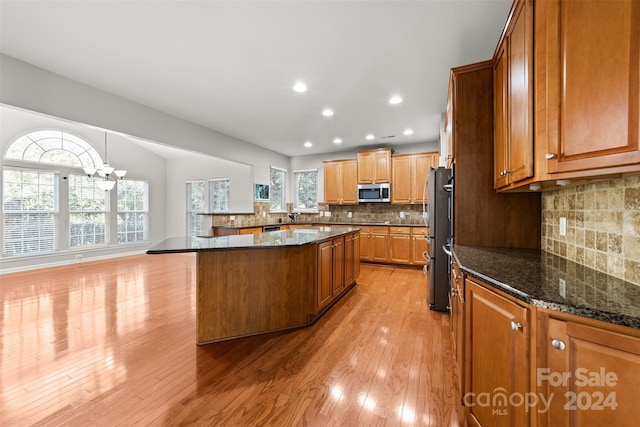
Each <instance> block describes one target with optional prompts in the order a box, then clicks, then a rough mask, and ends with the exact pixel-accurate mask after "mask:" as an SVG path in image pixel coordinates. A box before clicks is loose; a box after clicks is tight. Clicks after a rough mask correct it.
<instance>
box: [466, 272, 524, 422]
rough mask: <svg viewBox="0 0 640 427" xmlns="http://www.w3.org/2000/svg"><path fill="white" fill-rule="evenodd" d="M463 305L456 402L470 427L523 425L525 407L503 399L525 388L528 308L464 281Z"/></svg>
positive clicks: (472, 282)
mask: <svg viewBox="0 0 640 427" xmlns="http://www.w3.org/2000/svg"><path fill="white" fill-rule="evenodd" d="M465 303H466V325H465V327H466V331H465V332H466V343H465V352H466V354H465V367H464V371H465V381H464V383H465V389H464V394H463V396H462V401H463V404H464V405H465V406H466V414H467V421H468V422H469V423H470V424H471V425H474V426H526V425H529V422H530V412H529V411H527V408H526V407H525V405H524V404H522V405H511V404H510V403H509V398H510V396H527V394H526V393H527V392H529V390H531V384H530V373H531V360H530V354H529V343H530V334H531V331H530V325H531V324H532V322H531V319H530V310H529V309H528V308H527V307H526V306H525V305H524V303H523V304H519V303H517V302H515V301H512V300H510V299H508V298H506V297H504V296H502V295H499V294H498V293H497V292H493V291H490V290H488V289H486V288H485V287H484V286H482V285H480V284H478V283H476V282H474V281H473V280H469V279H467V280H466V298H465ZM502 396H504V399H503V398H501V397H502Z"/></svg>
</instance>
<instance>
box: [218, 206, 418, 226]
mask: <svg viewBox="0 0 640 427" xmlns="http://www.w3.org/2000/svg"><path fill="white" fill-rule="evenodd" d="M253 210H254V213H252V214H235V215H234V217H235V218H234V220H233V221H231V220H230V218H229V217H230V215H225V214H216V215H212V217H213V220H212V221H213V222H212V225H214V226H215V225H235V226H250V225H263V224H275V223H277V222H278V221H279V220H282V222H283V223H287V222H290V219H289V217H288V214H287V213H277V212H274V213H272V212H270V211H269V202H254V205H253ZM287 211H288V212H293V204H292V203H288V204H287ZM318 211H319V212H318V213H301V214H299V215H298V218H297V220H298V222H315V223H344V222H347V223H349V222H352V223H354V224H358V223H373V222H375V223H384V222H385V221H387V222H389V223H390V224H409V225H422V224H424V220H423V219H422V205H421V204H419V205H395V204H394V205H392V204H390V203H362V204H359V205H345V206H336V205H327V204H324V203H320V204H319V206H318ZM320 212H322V213H323V215H322V216H320ZM326 212H331V216H325V215H324V214H325V213H326ZM349 212H351V217H349ZM400 212H403V213H404V218H401V217H400Z"/></svg>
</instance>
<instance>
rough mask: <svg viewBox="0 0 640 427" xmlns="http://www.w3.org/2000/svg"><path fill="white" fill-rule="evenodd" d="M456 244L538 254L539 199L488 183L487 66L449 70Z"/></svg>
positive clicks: (490, 67)
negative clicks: (507, 190)
mask: <svg viewBox="0 0 640 427" xmlns="http://www.w3.org/2000/svg"><path fill="white" fill-rule="evenodd" d="M449 84H450V86H449V87H450V89H449V90H450V93H452V94H453V95H454V96H453V98H452V101H451V102H452V109H451V112H450V114H451V116H450V120H451V125H452V128H453V139H454V143H453V146H454V149H455V152H454V159H455V168H454V175H455V177H454V180H455V188H456V191H455V193H454V197H455V203H454V204H455V207H456V208H455V209H454V212H453V216H454V229H455V230H456V244H459V245H468V246H498V247H511V248H518V247H520V248H540V233H541V228H542V227H541V225H540V223H541V214H540V211H541V197H540V194H539V193H526V192H522V193H518V194H504V193H498V192H496V191H495V190H494V189H493V186H492V185H491V184H492V182H493V175H494V174H493V170H494V168H493V115H492V114H491V111H493V96H492V94H493V61H484V62H481V63H477V64H470V65H466V66H463V67H456V68H453V69H452V70H451V80H450V83H449Z"/></svg>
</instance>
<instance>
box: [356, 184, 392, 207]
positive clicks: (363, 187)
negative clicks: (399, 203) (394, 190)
mask: <svg viewBox="0 0 640 427" xmlns="http://www.w3.org/2000/svg"><path fill="white" fill-rule="evenodd" d="M390 201H391V184H389V183H381V184H358V202H359V203H368V202H390Z"/></svg>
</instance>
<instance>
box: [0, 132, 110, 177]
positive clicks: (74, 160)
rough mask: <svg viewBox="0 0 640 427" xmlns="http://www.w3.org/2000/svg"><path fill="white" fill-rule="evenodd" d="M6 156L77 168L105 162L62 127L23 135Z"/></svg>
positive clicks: (96, 165) (11, 146)
mask: <svg viewBox="0 0 640 427" xmlns="http://www.w3.org/2000/svg"><path fill="white" fill-rule="evenodd" d="M5 159H9V160H24V161H29V162H37V163H48V164H54V165H64V166H71V167H78V168H85V167H92V168H96V167H98V166H99V165H102V158H101V157H100V155H99V154H98V152H97V151H96V150H95V149H94V148H93V147H92V146H91V145H90V144H89V143H88V142H86V141H85V140H83V139H81V138H78V137H77V136H75V135H72V134H70V133H67V132H63V131H59V130H39V131H35V132H29V133H27V134H25V135H22V136H21V137H19V138H18V139H16V140H15V141H14V142H13V143H12V144H11V145H10V146H9V148H8V150H7V154H6V155H5Z"/></svg>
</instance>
